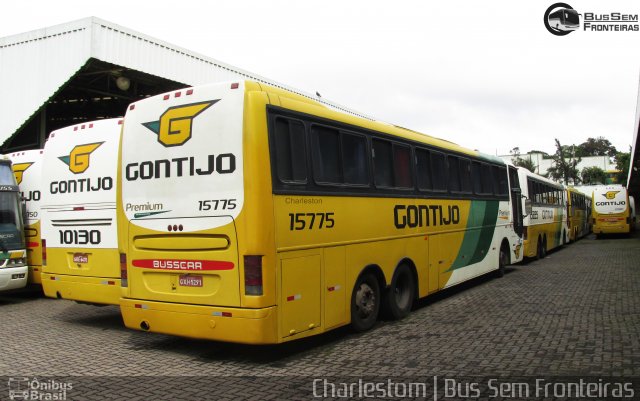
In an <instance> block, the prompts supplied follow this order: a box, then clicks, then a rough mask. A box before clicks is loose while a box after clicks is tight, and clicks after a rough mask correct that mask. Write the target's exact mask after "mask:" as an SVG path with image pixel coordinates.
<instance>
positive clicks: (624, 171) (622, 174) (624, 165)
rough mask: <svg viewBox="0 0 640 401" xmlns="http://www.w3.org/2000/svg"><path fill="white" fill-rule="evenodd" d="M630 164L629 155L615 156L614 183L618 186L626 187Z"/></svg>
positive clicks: (620, 153) (623, 153)
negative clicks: (616, 171) (615, 172)
mask: <svg viewBox="0 0 640 401" xmlns="http://www.w3.org/2000/svg"><path fill="white" fill-rule="evenodd" d="M630 163H631V153H625V152H619V153H618V154H617V155H616V170H618V171H619V173H617V174H616V181H617V182H618V184H622V185H627V179H628V178H629V164H630Z"/></svg>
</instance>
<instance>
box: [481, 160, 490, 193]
mask: <svg viewBox="0 0 640 401" xmlns="http://www.w3.org/2000/svg"><path fill="white" fill-rule="evenodd" d="M481 179H482V193H483V194H492V193H493V177H492V174H491V166H489V165H488V164H484V163H483V164H482V177H481Z"/></svg>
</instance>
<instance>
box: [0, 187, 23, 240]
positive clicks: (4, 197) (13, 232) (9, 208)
mask: <svg viewBox="0 0 640 401" xmlns="http://www.w3.org/2000/svg"><path fill="white" fill-rule="evenodd" d="M15 249H24V238H23V236H22V216H21V215H20V203H19V202H18V193H17V192H0V251H3V252H5V251H10V250H15Z"/></svg>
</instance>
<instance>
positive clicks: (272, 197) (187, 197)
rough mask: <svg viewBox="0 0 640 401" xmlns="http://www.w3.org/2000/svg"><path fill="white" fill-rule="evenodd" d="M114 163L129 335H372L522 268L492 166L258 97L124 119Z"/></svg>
mask: <svg viewBox="0 0 640 401" xmlns="http://www.w3.org/2000/svg"><path fill="white" fill-rule="evenodd" d="M119 157H120V161H119V169H120V172H119V179H118V196H117V209H118V227H119V233H120V235H119V236H118V239H119V248H120V252H121V277H122V289H123V299H122V300H121V311H122V316H123V319H124V322H125V325H126V326H127V327H129V328H134V329H138V330H145V331H152V332H158V333H167V334H174V335H180V336H187V337H194V338H203V339H212V340H221V341H230V342H239V343H255V344H265V343H280V342H285V341H290V340H295V339H299V338H303V337H306V336H311V335H315V334H319V333H322V332H325V331H327V330H330V329H333V328H336V327H339V326H343V325H347V324H349V323H350V324H351V325H352V326H353V327H354V328H355V329H356V330H366V329H369V328H371V327H372V326H373V325H374V324H375V322H376V320H377V318H378V313H379V311H380V310H381V309H383V310H385V311H386V313H388V315H389V316H391V317H392V318H402V317H404V316H405V315H407V314H408V313H409V311H410V309H411V307H412V304H413V301H414V300H415V299H416V298H419V297H424V296H427V295H428V294H431V293H434V292H436V291H438V290H441V289H443V288H447V287H450V286H453V285H455V284H458V283H461V282H463V281H466V280H469V279H471V278H473V277H477V276H480V275H483V274H486V273H490V272H494V273H498V274H500V273H502V272H503V269H504V266H505V265H507V264H509V263H513V262H517V261H519V260H520V259H521V258H522V253H521V249H520V248H521V239H520V238H519V237H518V235H517V234H516V233H515V231H514V222H513V219H512V218H513V216H514V214H513V212H512V209H511V208H512V204H511V202H510V192H509V185H508V174H507V166H506V165H505V164H504V163H503V162H502V161H501V160H500V159H498V158H495V157H492V156H488V155H483V154H480V153H478V152H476V151H471V150H467V149H465V148H462V147H459V146H457V145H455V144H452V143H450V142H447V141H444V140H439V139H436V138H432V137H429V136H426V135H422V134H419V133H416V132H413V131H410V130H406V129H402V128H398V127H395V126H392V125H389V124H383V123H378V122H373V121H367V120H364V119H361V118H358V117H354V116H351V115H347V114H344V113H341V112H337V111H333V110H330V109H329V108H327V107H325V106H322V105H320V104H319V103H317V102H315V101H313V100H309V99H307V98H304V97H302V96H298V95H295V94H293V93H290V92H287V91H284V90H280V89H276V88H273V87H270V86H266V85H262V84H258V83H255V82H251V81H246V82H236V83H224V84H215V85H207V86H202V87H196V88H190V89H183V90H179V91H174V92H171V93H167V94H164V95H159V96H155V97H151V98H148V99H145V100H142V101H139V102H136V103H133V104H131V105H130V107H129V110H128V111H127V114H126V116H125V122H124V128H123V133H122V141H121V147H120V156H119ZM518 200H520V198H519V196H518ZM519 217H520V218H521V215H520V216H519Z"/></svg>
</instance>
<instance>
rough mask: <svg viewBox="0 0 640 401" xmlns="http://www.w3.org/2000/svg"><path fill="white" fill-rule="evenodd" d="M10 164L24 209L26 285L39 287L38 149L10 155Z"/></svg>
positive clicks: (39, 187)
mask: <svg viewBox="0 0 640 401" xmlns="http://www.w3.org/2000/svg"><path fill="white" fill-rule="evenodd" d="M9 158H10V159H11V161H12V162H13V173H14V175H15V176H16V182H17V183H18V187H19V188H20V195H21V197H22V201H23V202H24V206H25V209H26V210H25V214H24V216H25V222H24V223H25V227H24V236H25V240H26V241H27V263H28V264H29V283H32V284H41V282H42V280H41V276H40V274H41V271H42V242H41V239H40V202H41V201H42V188H41V186H42V159H43V151H42V150H41V149H34V150H26V151H24V152H16V153H12V154H10V155H9Z"/></svg>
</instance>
